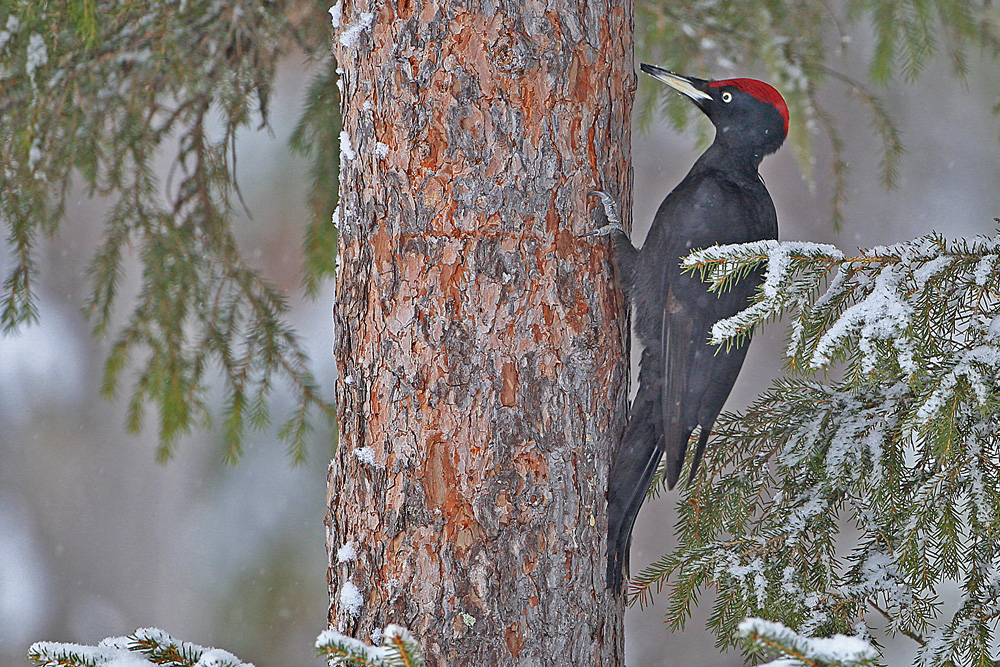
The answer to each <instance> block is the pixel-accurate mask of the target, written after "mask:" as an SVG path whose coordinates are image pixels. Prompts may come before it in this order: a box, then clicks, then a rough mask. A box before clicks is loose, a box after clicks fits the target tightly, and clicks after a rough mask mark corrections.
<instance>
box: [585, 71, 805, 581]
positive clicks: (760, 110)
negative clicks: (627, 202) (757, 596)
mask: <svg viewBox="0 0 1000 667" xmlns="http://www.w3.org/2000/svg"><path fill="white" fill-rule="evenodd" d="M642 71H643V72H645V73H646V74H649V75H650V76H652V77H654V78H656V79H658V80H659V81H662V82H663V83H665V84H667V85H668V86H670V87H671V88H673V89H674V90H677V91H678V92H680V93H683V94H684V95H686V96H687V97H688V98H689V99H690V100H691V101H692V102H694V104H695V105H696V106H697V107H698V108H699V109H701V110H702V111H703V112H704V113H705V115H706V116H708V117H709V119H710V120H711V121H712V124H713V125H715V141H714V142H713V143H712V145H711V146H710V147H709V148H708V150H706V151H705V153H704V154H703V155H702V156H701V157H700V158H698V161H697V162H695V164H694V166H693V167H692V168H691V171H690V172H689V173H688V175H687V176H685V177H684V180H682V181H681V182H680V184H679V185H678V186H677V187H676V188H674V190H673V192H671V193H670V194H669V195H667V198H666V199H664V200H663V203H662V204H660V208H659V210H658V211H657V212H656V216H655V217H654V218H653V224H652V227H650V229H649V235H648V236H647V237H646V242H645V243H644V244H643V246H642V249H641V250H636V248H635V247H634V246H633V245H632V243H631V241H630V240H629V238H628V236H627V235H626V234H625V232H624V231H623V230H622V228H621V226H620V224H618V216H617V208H616V205H615V202H614V200H613V199H612V198H611V197H610V196H608V195H606V194H605V193H603V192H595V193H592V194H598V195H600V197H601V199H602V200H603V202H604V206H605V211H606V212H607V216H608V220H609V224H608V225H607V226H605V227H603V228H601V229H600V230H598V231H597V232H594V233H593V234H594V235H605V234H612V240H613V242H614V247H615V253H614V254H615V261H616V263H617V266H618V269H619V275H620V277H621V280H622V281H623V283H624V284H623V287H624V289H625V290H626V292H627V293H628V294H629V297H630V299H631V301H632V304H633V307H634V310H633V313H634V317H635V329H636V332H637V333H638V335H639V339H640V340H641V342H642V345H643V352H642V359H641V362H640V366H639V368H640V370H639V390H638V393H637V394H636V397H635V401H634V402H633V403H632V411H631V415H630V417H629V422H628V425H627V426H626V428H625V433H624V434H623V436H622V441H621V444H620V445H619V447H618V451H617V453H616V455H615V459H614V462H613V464H612V467H611V473H610V480H609V483H608V571H607V585H608V587H609V588H612V589H613V590H614V592H615V593H616V594H617V593H618V592H619V591H620V590H621V586H622V580H623V576H625V575H626V574H627V571H628V555H629V547H630V546H631V544H632V526H633V524H634V523H635V517H636V515H637V514H638V513H639V506H640V505H642V501H643V500H644V499H645V497H646V493H647V491H648V490H649V487H650V484H651V483H652V480H653V475H654V473H655V472H656V469H657V466H658V465H659V463H660V458H661V457H662V456H664V455H666V461H665V470H666V481H667V487H668V488H673V487H674V485H675V484H676V483H677V480H678V478H679V477H680V474H681V467H682V465H683V463H684V455H685V453H686V452H687V446H688V440H689V439H690V437H691V434H692V433H693V432H694V431H695V429H696V428H698V427H700V432H699V436H698V444H697V446H696V447H695V450H694V458H693V459H692V461H691V473H690V477H689V478H688V481H690V480H691V478H693V477H694V474H695V472H696V471H697V469H698V464H699V463H700V461H701V457H702V454H703V453H704V450H705V443H706V442H707V441H708V436H709V433H710V432H711V430H712V424H713V423H714V422H715V418H716V417H717V416H718V415H719V411H720V410H722V405H723V403H725V402H726V398H727V397H728V396H729V392H730V390H731V389H732V388H733V383H734V382H736V376H737V375H738V374H739V372H740V366H742V365H743V359H744V357H745V356H746V352H747V343H748V342H749V341H745V342H744V343H743V344H742V345H738V346H737V345H734V346H733V347H731V348H729V350H728V351H727V350H726V349H725V348H724V347H723V348H718V347H716V346H713V345H710V344H709V343H708V336H709V330H710V329H711V327H712V325H713V324H714V323H715V322H717V321H719V320H721V319H723V318H726V317H730V316H732V315H735V314H736V313H737V312H739V311H740V310H742V309H743V308H745V307H746V306H747V304H748V298H749V297H750V296H751V295H752V294H753V293H754V290H755V289H756V288H757V286H758V285H759V284H760V281H761V278H762V273H761V272H759V271H758V272H756V273H752V274H750V275H749V276H748V277H747V278H745V279H744V280H742V281H741V282H739V283H737V284H736V285H735V286H734V287H733V289H731V290H730V291H728V292H725V293H723V294H718V295H717V294H714V293H711V292H709V291H708V288H707V285H706V284H705V283H704V282H702V280H701V279H700V277H699V276H698V275H691V274H682V273H681V268H680V262H681V258H682V257H684V256H685V255H687V254H689V253H690V252H691V251H692V250H694V249H696V248H705V247H708V246H711V245H714V244H717V243H718V244H726V243H747V242H750V241H759V240H762V239H776V238H777V237H778V220H777V216H776V215H775V212H774V204H773V203H772V202H771V196H770V195H769V194H768V192H767V188H766V187H765V186H764V181H763V180H761V177H760V175H759V174H758V173H757V168H758V167H759V166H760V162H761V160H763V159H764V156H765V155H769V154H771V153H773V152H775V151H776V150H778V148H779V147H780V146H781V144H782V142H784V140H785V136H786V135H787V134H788V107H787V105H786V104H785V100H784V99H783V98H782V97H781V94H780V93H778V91H777V90H775V89H774V88H773V87H771V86H770V85H768V84H766V83H764V82H762V81H756V80H754V79H725V80H721V81H706V80H703V79H696V78H693V77H688V76H680V75H678V74H673V73H672V72H668V71H667V70H664V69H661V68H659V67H655V66H653V65H647V64H643V65H642Z"/></svg>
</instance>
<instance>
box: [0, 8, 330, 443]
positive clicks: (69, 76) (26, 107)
mask: <svg viewBox="0 0 1000 667" xmlns="http://www.w3.org/2000/svg"><path fill="white" fill-rule="evenodd" d="M323 10H324V7H322V6H320V3H314V2H305V3H303V2H293V1H291V0H289V1H282V2H261V1H258V2H202V1H198V0H191V1H190V2H181V3H160V2H145V1H143V2H138V1H128V2H106V1H102V0H68V1H67V2H51V3H45V2H41V3H40V2H28V1H15V2H5V3H2V4H0V73H2V78H0V163H2V164H3V168H2V169H0V218H2V219H3V222H4V225H5V226H6V227H7V228H8V233H7V235H6V236H7V243H8V244H9V245H10V248H11V250H12V252H11V254H10V256H11V262H10V264H9V268H8V269H7V270H6V272H5V275H4V276H3V277H2V279H3V292H2V294H0V329H2V330H3V331H5V332H9V331H12V330H14V329H15V328H17V327H19V326H21V325H23V324H27V323H30V322H32V321H34V320H35V319H36V316H37V313H36V304H35V300H36V295H35V291H34V289H33V287H34V280H35V277H36V276H35V273H36V266H35V257H34V255H35V252H36V245H37V241H38V237H39V236H40V235H41V234H51V233H53V232H54V231H55V230H56V228H57V227H58V226H59V225H60V223H62V222H64V218H65V217H66V216H65V213H66V206H65V205H66V197H67V194H68V193H69V192H70V191H71V190H72V189H73V188H78V187H83V188H85V189H86V190H87V191H88V192H89V193H90V194H99V195H103V196H105V197H107V198H108V199H109V201H110V202H111V207H110V212H109V214H108V216H107V220H106V225H105V230H104V235H103V239H102V241H101V244H100V246H99V248H98V249H97V252H96V254H95V256H94V258H93V261H92V262H91V265H90V271H89V273H90V280H91V286H92V291H91V296H90V299H89V301H88V303H87V304H86V310H87V312H88V313H89V315H90V318H91V322H92V324H93V327H94V331H95V333H97V334H101V335H104V334H110V335H112V336H113V339H114V343H113V346H112V348H111V352H110V355H109V357H108V359H107V363H106V366H105V380H104V386H103V390H104V393H105V394H107V395H113V394H115V393H116V391H117V390H118V387H119V385H120V384H121V382H122V380H123V378H125V377H128V378H129V381H130V382H132V388H131V395H130V400H129V410H128V426H129V428H130V429H132V430H137V429H139V428H140V427H141V426H142V424H143V413H144V408H145V406H146V405H147V404H149V403H151V404H152V405H153V406H155V408H156V409H157V411H158V412H159V437H160V449H159V451H158V455H159V457H160V458H166V457H167V456H169V454H170V447H171V445H172V443H173V442H174V441H175V439H176V438H177V436H179V435H181V434H184V433H186V432H188V431H189V430H190V429H191V428H192V426H197V425H200V424H203V423H204V422H205V421H206V418H207V416H208V412H209V406H208V404H207V403H206V391H207V387H208V384H209V382H210V380H212V379H213V378H214V377H215V376H216V375H217V373H218V369H220V368H221V371H222V373H221V376H222V380H223V383H224V386H225V392H226V397H227V398H226V403H225V408H224V421H223V424H224V432H225V442H226V449H225V457H226V458H228V459H231V460H232V459H235V458H237V456H238V455H239V453H240V448H241V443H242V439H243V434H244V431H245V429H246V428H247V427H248V426H249V427H261V426H263V425H265V424H266V423H267V422H268V419H269V415H268V403H269V398H270V396H271V395H272V393H273V390H274V388H275V384H277V383H279V382H284V383H285V384H287V385H288V386H289V387H290V388H291V389H292V391H293V393H294V396H295V399H294V400H295V403H294V407H293V409H292V412H291V414H290V415H288V416H286V418H285V421H284V423H283V425H282V426H281V428H280V435H281V436H282V438H283V439H284V440H285V441H286V442H287V443H288V446H289V450H290V453H291V456H292V458H293V459H295V460H299V459H301V458H302V456H303V452H304V446H305V439H306V436H307V434H308V432H309V430H310V420H311V417H310V415H311V413H315V412H318V413H321V414H326V415H332V412H333V408H332V405H331V404H330V403H329V402H328V401H327V400H325V399H324V398H323V397H322V396H321V394H320V391H319V389H318V387H317V385H316V382H315V381H314V379H313V377H312V373H311V371H310V369H309V361H308V359H307V357H306V354H305V352H304V351H303V348H302V344H301V342H300V341H299V339H298V337H297V336H296V334H295V332H294V331H293V330H292V329H291V327H290V326H289V325H288V323H287V321H286V315H287V313H288V305H287V303H286V297H285V295H284V294H282V293H281V292H280V291H279V290H277V289H275V287H273V286H272V285H270V284H269V283H268V282H267V281H266V280H265V279H264V278H263V277H262V276H261V274H260V273H259V272H258V271H257V270H255V269H254V268H252V267H251V266H250V265H249V264H248V263H247V262H246V261H245V259H244V258H243V257H242V256H241V254H240V251H239V249H238V247H237V245H236V242H235V240H234V237H233V233H232V229H231V225H230V223H231V221H232V218H233V209H234V207H235V206H237V205H238V200H239V199H241V197H240V194H239V190H238V184H237V183H236V181H235V176H234V174H235V169H236V148H235V146H236V137H237V133H238V132H239V131H240V130H241V128H250V127H257V126H262V125H266V124H267V119H268V103H269V99H270V94H271V89H272V87H273V85H274V76H275V68H276V64H277V62H278V59H279V58H281V57H282V56H283V55H285V54H287V53H289V52H290V51H292V49H298V48H303V49H305V50H306V51H307V52H314V53H317V54H319V55H321V56H326V54H327V53H328V51H327V50H326V48H325V47H326V46H327V45H328V39H329V31H328V29H327V25H328V21H326V20H324V19H325V18H326V17H325V15H324V14H323ZM317 26H318V27H317ZM331 94H335V93H331ZM327 101H329V100H327ZM328 108H329V109H335V108H336V107H335V105H332V104H330V105H328ZM321 111H322V112H323V113H321V114H316V115H314V116H311V117H310V120H309V121H308V122H306V123H304V124H303V126H302V129H300V131H299V133H298V134H297V135H296V136H297V146H298V147H299V148H300V150H304V151H309V150H311V151H312V152H313V154H314V158H315V161H316V163H317V165H318V166H323V165H324V164H326V163H327V162H329V160H328V159H326V156H327V155H328V153H329V152H330V151H333V150H334V148H332V147H331V146H316V147H312V146H311V144H312V143H313V142H316V143H318V142H323V141H327V142H331V137H330V136H329V135H330V132H325V133H324V132H323V128H322V126H323V124H324V123H327V124H329V123H330V122H335V112H333V113H334V118H333V119H331V113H330V112H329V111H328V110H327V107H324V109H322V110H321ZM334 136H335V134H334ZM162 155H166V156H169V158H170V160H171V161H172V166H171V168H170V173H169V176H168V178H167V179H166V180H164V179H162V178H161V177H160V176H159V175H158V173H157V171H156V169H155V168H154V160H155V159H156V158H157V157H158V156H162ZM324 160H325V162H324ZM334 170H335V165H334V166H333V168H332V169H330V168H327V169H326V170H325V171H323V170H321V169H318V168H315V167H314V172H315V173H317V174H320V176H319V178H320V179H321V180H323V182H322V183H320V184H319V187H321V188H322V189H323V190H325V192H327V193H331V192H334V190H335V188H334V186H333V183H334V179H333V177H332V175H331V174H330V172H331V171H334ZM324 179H325V180H324ZM327 196H328V197H329V196H332V195H327ZM314 202H315V204H316V207H317V208H323V209H325V208H330V204H329V202H328V201H327V200H326V199H323V198H322V197H321V196H320V195H318V194H314ZM317 217H319V216H318V214H317ZM69 222H72V221H69ZM323 222H325V224H319V223H318V222H317V221H315V220H314V221H313V224H311V225H309V226H307V227H306V228H307V236H306V238H307V252H306V254H307V257H308V258H309V259H308V263H309V276H310V278H309V280H308V281H307V285H309V286H310V287H314V285H315V283H316V281H317V280H318V279H319V278H320V277H322V276H323V275H328V274H330V273H332V267H333V257H334V253H333V251H332V247H333V241H332V240H331V239H333V238H335V236H334V234H335V230H334V229H333V227H332V225H330V224H329V213H327V215H326V219H325V221H323ZM304 227H305V225H304ZM133 255H134V256H135V257H137V258H138V261H139V264H140V267H141V284H140V288H139V292H138V296H137V297H136V299H135V300H134V301H133V302H132V304H131V306H130V307H131V313H130V315H129V316H128V317H127V319H126V320H125V322H124V324H123V325H122V326H121V327H115V325H114V324H113V322H116V321H118V320H117V319H115V317H116V311H117V312H119V313H120V312H122V311H123V307H124V305H125V304H123V303H121V301H122V297H121V295H120V287H121V285H122V279H123V273H124V271H125V267H126V263H127V261H129V258H130V257H131V256H133ZM317 255H319V256H321V257H324V258H325V260H323V259H317ZM130 364H132V365H134V367H135V369H136V373H135V376H134V378H132V377H131V375H129V374H123V373H124V372H125V371H126V369H128V368H130Z"/></svg>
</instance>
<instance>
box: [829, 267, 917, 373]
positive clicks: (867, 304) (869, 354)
mask: <svg viewBox="0 0 1000 667" xmlns="http://www.w3.org/2000/svg"><path fill="white" fill-rule="evenodd" d="M905 276H906V271H905V268H904V267H901V266H898V265H890V266H886V267H884V268H883V269H882V270H881V271H879V272H878V275H877V276H876V277H875V286H874V287H873V288H872V291H871V293H869V294H868V296H866V297H865V298H864V299H863V300H862V301H861V302H860V303H856V304H854V305H853V306H851V307H850V308H848V309H847V310H845V311H844V313H843V314H842V315H841V316H840V317H839V318H838V319H837V321H836V322H834V323H833V326H831V327H830V328H829V329H828V330H827V331H826V333H824V334H823V336H822V337H821V338H820V339H819V342H818V343H817V344H816V350H815V351H814V352H813V355H812V359H810V360H809V365H810V366H811V367H813V368H822V367H823V366H825V365H827V364H828V363H830V359H831V357H832V356H833V353H834V350H836V348H837V347H838V346H839V345H840V344H841V343H842V342H843V341H844V340H845V339H846V338H848V337H849V336H850V335H851V334H854V333H856V332H857V333H859V340H858V347H859V348H860V349H861V352H862V355H863V356H862V357H861V369H862V370H863V371H864V372H865V373H871V372H872V371H874V370H875V363H876V361H877V355H876V352H875V347H874V344H873V341H875V340H893V339H894V341H895V347H896V349H897V351H898V352H899V354H898V355H897V359H898V361H899V365H900V368H902V369H903V371H904V372H906V373H912V372H913V371H914V370H915V369H914V364H913V350H912V343H910V341H909V340H907V339H905V338H903V337H902V336H903V334H904V333H905V331H906V328H907V326H909V324H910V316H911V315H913V307H912V306H911V305H910V304H908V303H907V302H906V301H905V300H904V298H903V297H902V295H901V294H900V289H899V287H900V282H901V281H902V280H903V278H904V277H905Z"/></svg>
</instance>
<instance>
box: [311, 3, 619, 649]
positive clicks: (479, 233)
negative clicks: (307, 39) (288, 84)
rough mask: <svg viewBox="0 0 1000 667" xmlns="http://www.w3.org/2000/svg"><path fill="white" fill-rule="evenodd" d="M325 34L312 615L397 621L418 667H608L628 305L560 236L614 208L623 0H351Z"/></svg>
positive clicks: (364, 624) (580, 250)
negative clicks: (326, 188)
mask: <svg viewBox="0 0 1000 667" xmlns="http://www.w3.org/2000/svg"><path fill="white" fill-rule="evenodd" d="M334 46H335V50H336V54H337V58H338V62H339V63H340V64H341V67H342V69H343V73H342V77H341V79H342V80H341V86H342V99H343V119H344V128H345V136H343V137H342V163H341V164H342V166H341V170H342V171H341V203H340V209H339V224H340V229H341V236H340V248H339V253H340V269H339V276H338V282H337V305H336V308H335V315H334V321H335V327H336V339H335V340H336V342H335V353H336V356H337V360H338V364H339V372H340V375H339V378H338V381H337V400H338V404H339V406H340V446H339V449H338V452H337V456H336V458H335V460H334V461H333V463H332V465H331V467H330V475H329V504H330V512H329V516H328V520H327V528H328V546H329V550H330V572H329V575H330V595H331V608H330V619H329V620H330V625H331V627H333V628H337V629H340V631H342V632H346V633H349V634H352V635H354V636H357V637H360V638H363V639H368V638H369V636H370V633H371V632H372V631H373V630H375V629H377V628H382V627H384V626H385V625H386V624H387V623H399V624H401V625H405V626H407V627H408V628H409V629H410V630H411V631H413V632H414V634H415V635H416V636H417V637H418V638H419V639H420V641H421V643H422V645H423V646H424V647H425V651H426V657H427V658H428V663H429V664H430V665H491V666H493V665H496V666H504V665H588V666H589V665H618V664H621V662H622V655H623V638H622V608H621V604H620V602H618V601H616V600H614V599H612V598H611V597H610V596H609V595H608V593H607V592H606V590H605V587H604V568H605V539H606V534H607V517H606V500H605V490H606V488H607V472H608V462H609V457H610V454H611V449H612V446H613V443H615V442H616V440H617V436H618V434H619V432H620V429H621V426H622V424H621V418H622V416H623V415H624V406H625V401H626V398H627V396H626V394H627V370H626V368H627V367H626V365H625V364H626V362H625V360H626V356H627V355H626V350H627V347H626V344H627V340H628V329H627V317H626V304H625V302H624V300H623V298H622V295H621V294H620V293H619V292H618V290H617V288H616V287H615V282H614V280H613V279H612V273H613V269H612V265H611V262H610V257H609V252H608V251H609V248H608V244H607V242H606V241H605V240H603V239H597V240H595V239H579V238H577V236H578V235H579V234H581V233H583V232H584V231H587V230H589V229H591V228H592V227H593V226H594V224H596V221H597V218H596V217H595V216H594V215H593V214H592V213H588V211H594V210H595V208H596V207H597V202H596V200H595V199H590V200H589V201H588V199H587V192H588V191H589V190H591V189H593V188H598V187H599V188H602V189H605V190H608V191H610V192H611V193H613V194H614V195H615V196H616V197H618V198H619V199H620V200H621V201H624V202H626V204H627V202H629V201H630V199H631V174H630V169H629V166H628V165H629V164H630V136H629V123H630V117H631V104H632V98H633V89H634V85H635V77H634V74H633V69H632V9H631V3H630V2H627V1H626V0H622V1H617V2H616V1H614V0H603V1H602V0H550V1H548V2H532V1H530V0H529V1H528V2H524V0H512V1H508V0H499V1H497V0H493V1H491V0H484V1H482V2H471V1H470V2H444V1H442V2H433V0H400V1H398V2H385V1H378V2H376V1H375V0H345V2H344V5H343V15H342V19H341V24H340V27H339V29H338V31H337V36H336V38H335V42H334ZM348 142H349V145H348ZM623 208H624V210H625V211H627V210H628V206H627V205H626V206H624V207H623ZM347 542H353V543H354V546H355V550H356V552H357V557H356V559H355V560H347V561H345V562H340V561H339V559H338V557H337V552H338V550H339V549H340V547H341V546H342V545H344V544H345V543H347ZM347 582H352V583H353V584H354V585H355V586H357V588H358V589H359V590H360V592H361V594H362V596H363V600H364V601H363V604H362V606H361V607H360V610H359V613H357V615H354V614H352V613H351V607H350V605H349V604H345V600H344V596H343V591H344V587H345V586H346V585H347Z"/></svg>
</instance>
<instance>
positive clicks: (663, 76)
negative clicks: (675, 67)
mask: <svg viewBox="0 0 1000 667" xmlns="http://www.w3.org/2000/svg"><path fill="white" fill-rule="evenodd" d="M639 68H640V69H641V70H642V71H643V72H645V73H646V74H648V75H650V76H651V77H653V78H654V79H656V80H657V81H662V82H663V83H665V84H667V85H668V86H670V87H671V88H673V89H674V90H676V91H677V92H679V93H683V94H684V95H687V96H688V97H690V98H691V99H692V100H694V101H696V102H698V101H701V100H710V99H712V96H711V95H709V94H708V93H706V92H705V91H703V90H701V89H700V88H699V87H698V86H699V84H701V85H705V84H707V83H708V82H707V81H702V80H701V79H695V78H692V77H687V76H681V75H680V74H674V73H673V72H670V71H667V70H665V69H663V68H662V67H657V66H656V65H648V64H646V63H642V64H641V65H640V66H639Z"/></svg>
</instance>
